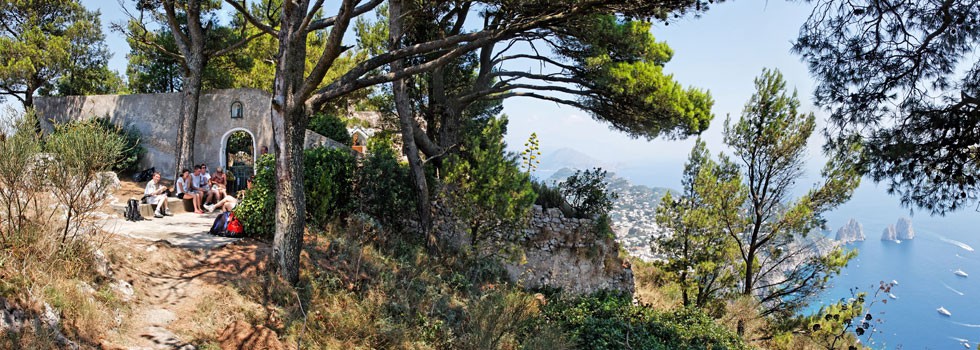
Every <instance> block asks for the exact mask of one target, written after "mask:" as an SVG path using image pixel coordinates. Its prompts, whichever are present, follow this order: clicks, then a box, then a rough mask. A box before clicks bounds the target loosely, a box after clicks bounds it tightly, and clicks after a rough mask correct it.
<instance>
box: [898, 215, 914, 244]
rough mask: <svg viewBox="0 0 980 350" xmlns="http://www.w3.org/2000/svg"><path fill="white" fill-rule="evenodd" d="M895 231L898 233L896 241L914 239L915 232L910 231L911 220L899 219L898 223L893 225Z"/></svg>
mask: <svg viewBox="0 0 980 350" xmlns="http://www.w3.org/2000/svg"><path fill="white" fill-rule="evenodd" d="M895 231H896V232H897V233H898V239H913V238H915V231H913V230H912V220H911V219H909V218H899V219H898V222H897V223H895Z"/></svg>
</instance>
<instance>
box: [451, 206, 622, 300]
mask: <svg viewBox="0 0 980 350" xmlns="http://www.w3.org/2000/svg"><path fill="white" fill-rule="evenodd" d="M435 207H436V211H437V213H438V215H436V219H435V230H436V232H437V234H438V235H439V236H440V237H442V240H443V241H444V242H447V243H448V244H450V245H451V246H457V247H458V246H462V245H466V244H468V238H467V237H466V236H467V235H466V234H465V233H464V232H465V230H464V229H463V228H462V227H461V226H460V225H458V224H453V223H452V222H451V220H448V219H447V218H449V217H451V213H449V210H447V209H448V208H447V207H446V206H443V205H441V204H440V203H435ZM521 233H522V234H521V235H519V238H518V240H519V242H518V244H519V245H520V246H521V248H522V249H523V251H524V259H522V260H523V262H522V263H518V262H506V261H505V262H504V267H505V268H506V270H507V273H508V275H509V277H510V279H511V281H513V282H517V283H520V284H521V285H522V286H524V287H525V288H528V289H534V288H541V287H551V288H560V289H562V290H563V291H565V292H568V293H572V294H588V293H591V292H595V291H599V290H619V291H625V292H629V293H633V291H634V285H633V271H632V270H631V269H630V267H629V263H628V262H626V261H624V260H623V259H622V258H620V256H619V244H618V243H617V242H616V240H615V239H614V238H612V237H602V238H600V237H598V236H599V235H598V233H597V232H596V225H595V222H594V221H592V220H589V219H576V218H567V217H564V216H563V215H562V213H561V211H560V210H558V209H557V208H553V209H548V210H543V209H542V207H541V206H538V205H535V206H534V208H533V210H532V211H531V218H530V220H529V224H528V226H527V227H526V228H525V229H524V230H523V231H522V232H521Z"/></svg>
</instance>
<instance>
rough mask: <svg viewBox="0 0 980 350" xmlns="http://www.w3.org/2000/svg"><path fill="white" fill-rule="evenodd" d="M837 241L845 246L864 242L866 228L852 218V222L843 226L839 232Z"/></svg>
mask: <svg viewBox="0 0 980 350" xmlns="http://www.w3.org/2000/svg"><path fill="white" fill-rule="evenodd" d="M835 239H836V240H838V241H841V242H842V243H845V244H846V243H850V242H862V241H864V239H865V236H864V228H863V227H861V224H860V223H859V222H858V221H857V220H855V219H853V218H851V220H848V221H847V224H844V226H841V228H840V229H838V230H837V237H836V238H835Z"/></svg>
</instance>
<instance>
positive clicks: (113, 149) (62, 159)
mask: <svg viewBox="0 0 980 350" xmlns="http://www.w3.org/2000/svg"><path fill="white" fill-rule="evenodd" d="M125 144H126V141H125V139H124V137H122V136H120V135H119V134H116V133H114V132H113V131H111V130H107V129H105V128H104V127H103V126H102V125H101V124H100V123H99V122H98V121H83V122H78V123H70V124H64V125H59V126H57V127H56V128H55V130H54V133H52V134H51V135H50V136H49V137H48V138H47V141H46V143H45V145H44V148H45V151H47V152H48V155H49V157H50V159H51V160H50V161H49V162H48V164H45V166H44V170H45V172H46V173H47V176H48V179H50V180H51V188H52V194H53V195H54V197H55V199H56V200H57V201H58V204H60V205H61V207H62V208H63V209H64V210H65V219H64V224H65V227H64V231H63V232H62V238H61V241H62V243H64V242H65V240H66V239H67V237H68V233H69V230H70V229H71V228H74V229H75V231H74V232H73V236H74V234H77V233H78V231H77V230H78V229H79V228H80V227H79V225H72V222H78V221H79V220H86V219H90V218H89V217H88V215H89V214H90V213H92V212H93V211H95V210H96V209H98V208H99V207H101V206H102V205H103V204H104V202H105V200H106V199H108V198H109V196H110V195H111V191H112V190H113V189H114V187H115V186H118V179H116V178H115V174H112V173H108V174H105V173H102V172H104V171H107V170H109V169H110V168H112V167H113V165H114V164H116V162H117V161H118V159H119V157H120V154H122V152H123V148H125V147H126V146H125Z"/></svg>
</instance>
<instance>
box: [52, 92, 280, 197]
mask: <svg viewBox="0 0 980 350" xmlns="http://www.w3.org/2000/svg"><path fill="white" fill-rule="evenodd" d="M270 100H271V95H269V94H268V93H266V92H265V91H262V90H258V89H226V90H214V91H208V92H207V93H204V94H201V101H200V106H199V117H198V120H197V130H196V134H195V139H196V140H197V142H196V143H195V145H194V160H193V162H194V163H195V164H198V163H208V164H209V165H211V168H212V169H213V168H214V167H217V166H225V165H226V162H227V159H226V158H227V156H226V155H225V154H224V153H225V152H224V145H225V142H226V141H227V139H228V136H229V135H231V133H232V132H234V131H237V130H245V131H247V132H249V133H250V134H252V140H253V143H254V150H255V152H256V153H258V152H259V150H260V149H261V148H262V146H267V147H269V148H270V152H271V151H272V150H271V149H272V146H273V142H272V139H273V137H272V136H273V133H272V122H271V119H270V118H269V101H270ZM236 101H238V102H241V103H242V107H243V113H242V118H231V105H232V103H234V102H236ZM180 107H181V94H180V93H166V94H138V95H92V96H67V97H38V98H37V100H36V102H35V108H36V109H37V113H38V117H39V119H40V120H41V125H42V127H43V128H44V129H45V130H46V131H48V132H50V131H51V130H52V124H53V123H54V124H57V123H64V122H66V121H71V120H84V119H88V118H93V117H104V116H108V117H109V120H111V121H112V122H113V123H116V124H119V125H123V126H127V127H134V128H136V129H137V130H139V131H140V133H141V134H142V135H143V140H142V142H143V147H145V148H146V150H147V152H146V156H145V157H144V158H143V161H142V163H141V164H140V167H141V168H149V167H156V168H157V170H159V171H160V172H161V174H163V176H164V177H167V178H169V177H170V176H173V174H172V172H173V170H174V164H175V163H176V160H175V158H174V154H175V152H174V149H175V147H176V143H177V129H178V123H179V117H180V115H179V114H180V109H181V108H180Z"/></svg>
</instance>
